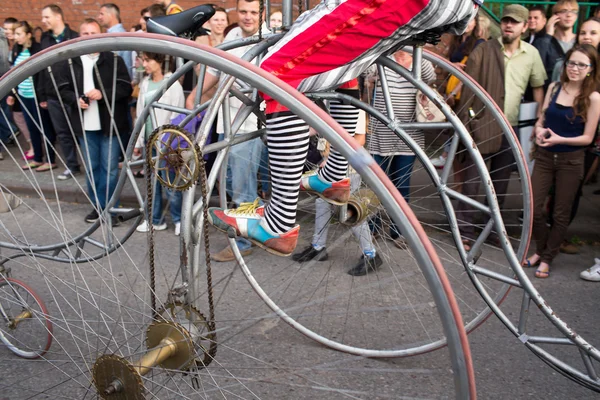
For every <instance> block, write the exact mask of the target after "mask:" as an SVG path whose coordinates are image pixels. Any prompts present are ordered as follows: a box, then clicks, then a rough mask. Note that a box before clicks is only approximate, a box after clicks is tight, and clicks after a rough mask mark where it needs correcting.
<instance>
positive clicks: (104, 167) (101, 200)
mask: <svg viewBox="0 0 600 400" xmlns="http://www.w3.org/2000/svg"><path fill="white" fill-rule="evenodd" d="M79 143H80V145H81V150H82V153H83V162H84V164H85V169H86V181H87V187H88V195H89V196H90V200H91V201H92V202H93V203H94V204H96V207H97V209H98V210H104V208H106V203H107V202H108V200H110V198H111V196H112V195H113V193H114V192H115V188H116V187H117V182H118V180H119V153H120V151H121V149H120V147H119V140H118V139H117V138H116V137H115V136H112V137H110V136H106V135H104V132H102V131H86V132H85V139H84V138H83V137H80V138H79Z"/></svg>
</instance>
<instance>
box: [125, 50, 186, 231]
mask: <svg viewBox="0 0 600 400" xmlns="http://www.w3.org/2000/svg"><path fill="white" fill-rule="evenodd" d="M166 61H167V56H165V55H164V54H157V53H148V52H146V53H143V54H142V62H143V65H144V69H145V71H146V74H147V76H146V77H145V78H144V79H143V80H142V82H141V83H140V92H139V95H138V101H137V105H136V114H137V115H138V116H139V115H141V113H142V111H143V109H144V107H145V106H146V104H148V102H149V101H150V99H151V98H152V97H153V96H154V95H155V94H156V91H157V90H162V89H161V88H162V86H163V83H164V81H166V80H168V79H169V78H170V77H171V75H172V74H171V73H170V72H168V73H166V74H165V73H163V71H164V68H165V65H166ZM158 101H159V102H160V103H161V104H167V105H171V106H175V107H180V108H182V107H183V106H184V105H185V97H184V95H183V88H182V87H181V84H179V82H174V83H173V84H172V85H171V86H170V87H169V88H168V89H167V90H166V91H165V93H164V94H163V95H162V96H161V97H160V99H159V100H158ZM154 113H155V115H156V123H157V125H158V126H162V125H166V124H170V123H171V120H172V119H173V118H175V117H176V116H177V114H176V113H174V112H172V111H168V110H163V109H155V110H154ZM144 127H145V128H144V129H143V130H142V132H141V133H140V136H139V137H138V141H137V143H136V150H135V154H136V155H141V154H142V149H143V148H145V143H146V141H147V140H148V139H149V137H150V135H151V134H152V132H153V128H152V122H151V119H150V117H148V119H147V120H146V123H145V125H144ZM161 173H162V174H166V173H172V172H171V171H169V172H165V171H161ZM163 179H165V180H167V179H166V175H163ZM173 179H175V177H174V176H173V177H172V178H171V180H173ZM166 192H167V199H168V204H169V210H170V211H171V219H172V221H173V223H174V224H175V235H177V236H179V233H180V232H181V201H182V194H181V192H179V191H176V190H171V189H167V190H166ZM149 212H150V211H149ZM151 212H152V217H151V218H152V225H154V230H155V231H164V230H165V229H167V224H166V222H165V221H164V216H163V207H162V185H161V184H160V183H159V182H158V181H157V182H156V186H155V187H154V200H153V202H152V210H151ZM149 230H150V225H149V223H148V221H144V222H142V223H141V224H140V225H139V226H138V227H137V231H138V232H148V231H149Z"/></svg>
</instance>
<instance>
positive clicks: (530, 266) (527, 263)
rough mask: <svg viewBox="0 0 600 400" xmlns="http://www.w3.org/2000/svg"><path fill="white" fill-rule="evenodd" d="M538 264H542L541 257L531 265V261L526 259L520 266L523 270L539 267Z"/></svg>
mask: <svg viewBox="0 0 600 400" xmlns="http://www.w3.org/2000/svg"><path fill="white" fill-rule="evenodd" d="M530 258H531V257H530ZM540 262H542V258H541V257H540V258H538V260H537V261H536V262H534V263H533V264H532V263H531V261H530V260H529V258H528V259H527V260H525V261H523V264H521V266H522V267H523V268H533V267H537V266H538V265H540Z"/></svg>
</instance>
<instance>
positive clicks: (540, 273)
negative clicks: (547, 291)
mask: <svg viewBox="0 0 600 400" xmlns="http://www.w3.org/2000/svg"><path fill="white" fill-rule="evenodd" d="M548 268H550V267H548ZM549 276H550V270H548V271H540V269H539V268H538V269H536V270H535V277H536V278H539V279H546V278H548V277H549Z"/></svg>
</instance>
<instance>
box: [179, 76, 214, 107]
mask: <svg viewBox="0 0 600 400" xmlns="http://www.w3.org/2000/svg"><path fill="white" fill-rule="evenodd" d="M218 82H219V77H218V76H216V75H213V74H211V73H210V72H208V71H207V72H206V74H204V82H203V84H202V93H206V92H207V91H209V90H210V89H212V88H213V87H215V85H216V84H217V83H218ZM197 88H198V86H194V89H193V90H192V92H191V93H190V94H189V95H188V97H187V99H186V100H185V108H187V109H188V110H191V109H193V108H194V100H195V98H196V92H197Z"/></svg>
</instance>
